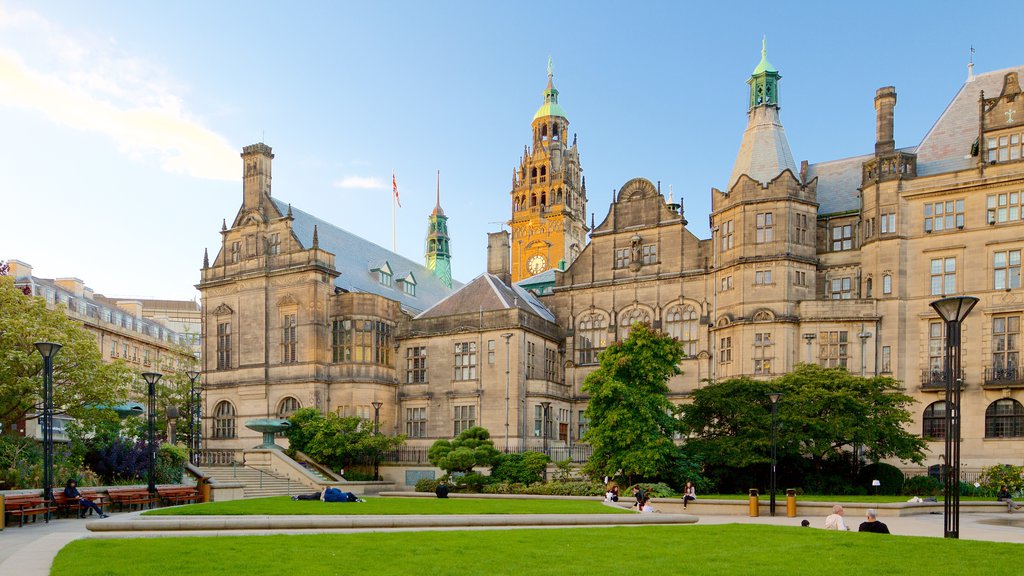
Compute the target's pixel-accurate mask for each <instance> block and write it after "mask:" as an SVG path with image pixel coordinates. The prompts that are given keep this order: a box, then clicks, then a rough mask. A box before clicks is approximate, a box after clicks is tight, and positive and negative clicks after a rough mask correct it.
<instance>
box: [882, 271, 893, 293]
mask: <svg viewBox="0 0 1024 576" xmlns="http://www.w3.org/2000/svg"><path fill="white" fill-rule="evenodd" d="M882 294H892V274H883V275H882Z"/></svg>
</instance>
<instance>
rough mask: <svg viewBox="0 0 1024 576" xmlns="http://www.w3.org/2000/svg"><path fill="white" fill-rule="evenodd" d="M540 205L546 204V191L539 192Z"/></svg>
mask: <svg viewBox="0 0 1024 576" xmlns="http://www.w3.org/2000/svg"><path fill="white" fill-rule="evenodd" d="M540 205H541V206H547V205H548V193H547V192H546V191H542V192H541V193H540Z"/></svg>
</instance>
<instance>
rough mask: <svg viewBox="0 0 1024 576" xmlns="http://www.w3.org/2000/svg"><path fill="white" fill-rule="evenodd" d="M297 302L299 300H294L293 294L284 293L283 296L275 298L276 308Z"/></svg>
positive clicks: (293, 304)
mask: <svg viewBox="0 0 1024 576" xmlns="http://www.w3.org/2000/svg"><path fill="white" fill-rule="evenodd" d="M298 303H299V301H298V300H296V299H295V296H292V295H291V294H285V295H284V296H282V297H281V298H279V299H278V300H277V306H278V308H283V307H285V306H296V305H297V304H298Z"/></svg>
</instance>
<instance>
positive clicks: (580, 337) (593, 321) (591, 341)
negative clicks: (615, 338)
mask: <svg viewBox="0 0 1024 576" xmlns="http://www.w3.org/2000/svg"><path fill="white" fill-rule="evenodd" d="M607 337H608V320H607V319H606V318H605V317H604V315H603V314H593V313H591V314H587V315H586V316H584V317H583V318H581V319H580V321H579V322H578V323H577V324H576V350H577V351H578V353H579V355H578V357H579V363H580V364H597V356H598V354H600V353H601V351H602V350H604V347H605V346H606V345H607V340H606V339H607Z"/></svg>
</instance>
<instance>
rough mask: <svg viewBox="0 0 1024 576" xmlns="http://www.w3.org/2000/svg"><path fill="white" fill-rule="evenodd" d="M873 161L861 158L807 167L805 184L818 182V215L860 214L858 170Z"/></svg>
mask: <svg viewBox="0 0 1024 576" xmlns="http://www.w3.org/2000/svg"><path fill="white" fill-rule="evenodd" d="M874 157H875V155H874V154H864V155H863V156H854V157H853V158H843V159H842V160H832V161H829V162H818V163H817V164H809V165H808V166H807V180H808V181H810V180H812V179H813V178H817V179H818V188H817V190H818V214H836V213H838V212H846V211H849V210H860V185H861V179H862V167H863V165H864V163H865V162H867V161H868V160H870V159H871V158H874Z"/></svg>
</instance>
